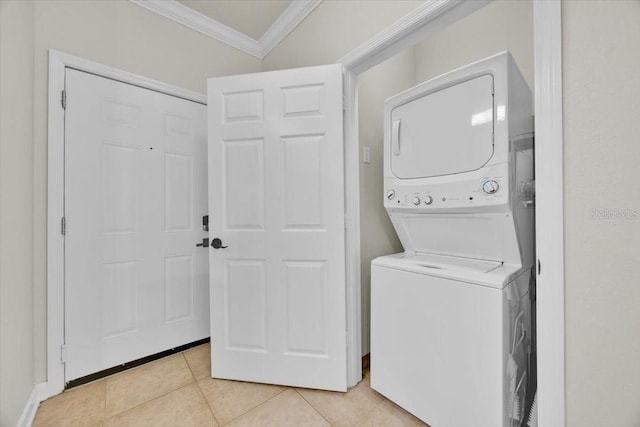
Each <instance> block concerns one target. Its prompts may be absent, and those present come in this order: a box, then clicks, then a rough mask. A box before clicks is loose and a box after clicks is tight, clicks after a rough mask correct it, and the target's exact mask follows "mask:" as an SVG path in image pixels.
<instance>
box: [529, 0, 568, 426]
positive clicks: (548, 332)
mask: <svg viewBox="0 0 640 427" xmlns="http://www.w3.org/2000/svg"><path fill="white" fill-rule="evenodd" d="M533 19H534V25H533V28H534V59H535V60H534V63H535V118H536V120H535V133H536V150H535V151H536V152H535V157H536V160H535V164H536V193H537V194H536V230H537V233H536V246H537V247H536V250H537V257H538V260H539V262H540V267H541V269H540V272H539V273H538V278H537V330H538V334H537V346H538V422H539V425H541V426H558V427H562V426H564V425H565V381H564V365H565V360H564V334H565V327H564V211H563V206H564V203H563V188H564V187H563V186H564V181H563V139H562V4H561V2H559V1H535V2H533Z"/></svg>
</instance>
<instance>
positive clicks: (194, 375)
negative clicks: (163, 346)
mask: <svg viewBox="0 0 640 427" xmlns="http://www.w3.org/2000/svg"><path fill="white" fill-rule="evenodd" d="M180 354H181V355H182V358H183V359H184V363H186V364H187V368H189V372H191V377H192V378H193V380H194V381H195V382H196V383H197V382H198V378H196V374H194V373H193V369H191V365H190V364H189V361H188V360H187V357H186V356H185V355H184V351H183V352H181V353H180ZM198 388H200V386H198Z"/></svg>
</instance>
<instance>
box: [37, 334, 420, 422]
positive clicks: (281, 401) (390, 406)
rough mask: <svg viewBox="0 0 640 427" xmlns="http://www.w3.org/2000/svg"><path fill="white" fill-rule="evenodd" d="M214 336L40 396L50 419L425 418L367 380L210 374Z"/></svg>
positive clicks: (42, 417)
mask: <svg viewBox="0 0 640 427" xmlns="http://www.w3.org/2000/svg"><path fill="white" fill-rule="evenodd" d="M209 372H210V347H209V344H205V345H201V346H198V347H194V348H192V349H189V350H186V351H184V352H182V353H178V354H174V355H172V356H168V357H165V358H163V359H160V360H156V361H154V362H151V363H148V364H146V365H142V366H139V367H137V368H134V369H131V370H128V371H125V372H122V373H119V374H116V375H112V376H110V377H107V378H104V379H101V380H98V381H95V382H92V383H89V384H86V385H83V386H80V387H76V388H73V389H71V390H68V391H65V392H64V393H62V394H60V395H58V396H55V397H52V398H51V399H48V400H46V401H45V402H42V403H41V404H40V407H39V408H38V413H37V414H36V419H35V421H34V424H33V425H34V427H44V426H52V427H53V426H55V427H65V426H104V427H112V426H118V427H119V426H153V427H158V426H171V427H174V426H184V427H186V426H224V425H229V426H277V427H286V426H305V427H306V426H309V427H315V426H318V427H321V426H334V427H342V426H411V427H412V426H426V424H424V423H423V422H421V421H420V420H418V419H417V418H415V417H414V416H413V415H411V414H409V413H407V412H406V411H404V410H403V409H402V408H400V407H399V406H397V405H395V404H394V403H392V402H390V401H389V400H387V399H385V398H384V397H383V396H381V395H380V394H378V393H376V392H375V391H374V390H372V389H371V388H370V387H369V375H368V371H367V372H365V374H364V378H363V380H362V382H361V383H360V384H358V385H357V386H355V387H354V388H352V389H351V390H349V391H348V392H347V393H336V392H329V391H320V390H309V389H300V388H292V387H281V386H274V385H266V384H255V383H246V382H239V381H226V380H216V379H212V378H210V377H209Z"/></svg>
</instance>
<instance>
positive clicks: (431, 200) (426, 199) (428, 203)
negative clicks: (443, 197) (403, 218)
mask: <svg viewBox="0 0 640 427" xmlns="http://www.w3.org/2000/svg"><path fill="white" fill-rule="evenodd" d="M431 203H433V197H431V196H426V197H425V198H424V204H425V205H430V204H431Z"/></svg>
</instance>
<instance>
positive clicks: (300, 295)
mask: <svg viewBox="0 0 640 427" xmlns="http://www.w3.org/2000/svg"><path fill="white" fill-rule="evenodd" d="M342 96H343V95H342V66H341V65H338V64H336V65H328V66H320V67H312V68H304V69H295V70H283V71H274V72H266V73H258V74H248V75H239V76H230V77H221V78H214V79H209V84H208V105H209V107H208V123H209V213H210V216H211V223H210V238H211V240H212V244H213V245H215V243H220V241H218V242H216V241H215V240H214V239H216V238H219V239H221V243H220V244H221V245H223V246H222V247H220V248H218V249H216V248H215V247H212V248H211V249H210V251H209V252H210V280H211V293H210V295H211V342H212V351H211V357H212V376H213V377H214V378H225V379H234V380H243V381H253V382H263V383H271V384H284V385H290V386H299V387H309V388H318V389H327V390H339V391H345V390H346V387H347V354H346V304H345V294H346V292H345V236H344V191H345V190H344V169H343V127H342V114H343V109H342V99H343V98H342ZM216 246H217V245H216Z"/></svg>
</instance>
